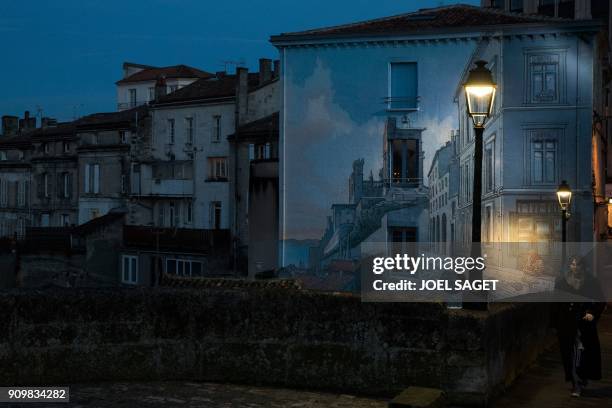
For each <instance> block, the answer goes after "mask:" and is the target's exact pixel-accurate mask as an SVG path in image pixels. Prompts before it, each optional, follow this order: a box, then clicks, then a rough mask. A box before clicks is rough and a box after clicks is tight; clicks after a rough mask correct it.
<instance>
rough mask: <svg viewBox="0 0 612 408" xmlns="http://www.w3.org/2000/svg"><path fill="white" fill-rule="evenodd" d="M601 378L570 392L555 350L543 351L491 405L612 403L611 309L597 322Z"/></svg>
mask: <svg viewBox="0 0 612 408" xmlns="http://www.w3.org/2000/svg"><path fill="white" fill-rule="evenodd" d="M599 340H600V342H601V358H602V368H603V370H602V377H603V378H602V380H601V381H597V382H594V383H592V384H589V387H588V388H587V389H586V390H585V391H584V392H583V396H582V397H580V398H572V397H571V396H570V388H571V386H570V385H569V384H568V383H566V382H565V381H564V375H563V366H562V365H561V358H560V356H559V350H558V349H557V348H556V347H555V348H554V349H553V350H550V351H549V352H547V353H545V354H544V355H543V356H542V357H541V358H540V359H539V360H538V361H537V363H536V364H535V365H534V366H533V367H532V368H531V369H530V370H529V371H527V372H526V373H525V374H523V375H522V376H521V377H519V378H518V380H517V381H516V382H515V383H514V384H513V385H512V387H511V388H510V389H509V390H508V391H507V392H506V393H505V395H503V396H502V397H501V398H500V399H499V400H497V401H496V402H495V403H494V404H493V406H494V407H495V408H515V407H520V408H536V407H537V408H573V407H576V408H578V407H584V408H587V407H588V408H595V407H597V408H604V407H612V310H610V309H608V311H607V313H606V314H605V315H604V316H602V318H601V321H600V322H599Z"/></svg>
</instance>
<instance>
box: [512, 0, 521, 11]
mask: <svg viewBox="0 0 612 408" xmlns="http://www.w3.org/2000/svg"><path fill="white" fill-rule="evenodd" d="M510 11H513V12H515V13H522V12H523V0H510Z"/></svg>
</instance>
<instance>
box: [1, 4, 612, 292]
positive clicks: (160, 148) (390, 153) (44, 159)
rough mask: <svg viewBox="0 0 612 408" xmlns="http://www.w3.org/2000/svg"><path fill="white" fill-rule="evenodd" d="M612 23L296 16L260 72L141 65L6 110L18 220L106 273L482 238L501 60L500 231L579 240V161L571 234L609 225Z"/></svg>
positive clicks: (539, 7) (338, 255) (540, 10)
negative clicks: (480, 79) (297, 25)
mask: <svg viewBox="0 0 612 408" xmlns="http://www.w3.org/2000/svg"><path fill="white" fill-rule="evenodd" d="M606 4H607V6H606ZM611 31H612V30H610V10H609V2H602V1H597V0H575V1H561V0H552V1H551V2H548V1H536V0H529V1H528V0H525V1H520V2H517V1H513V0H504V1H483V2H482V4H481V7H475V6H467V5H450V6H444V7H437V8H431V9H421V10H418V11H415V12H410V13H406V14H402V15H398V16H392V17H387V18H380V19H375V20H369V21H364V22H358V23H353V24H348V25H342V26H335V27H325V28H321V29H314V30H308V31H302V32H294V33H283V34H280V35H275V36H272V38H271V43H272V44H273V45H274V46H275V47H277V48H278V50H279V54H280V60H279V61H276V62H274V63H273V62H272V61H270V60H266V59H262V60H260V64H259V72H257V73H250V72H248V71H247V70H246V69H244V68H238V69H237V70H236V72H233V73H226V72H217V73H209V72H205V71H201V70H198V69H195V68H191V67H187V66H174V67H152V66H146V65H139V64H129V63H126V64H124V67H123V68H124V75H123V76H124V77H123V78H122V79H121V80H119V81H118V82H117V84H116V85H117V112H111V113H102V114H93V115H89V116H86V117H83V118H80V119H78V120H75V121H73V122H70V123H56V122H55V121H53V120H48V119H45V120H41V126H40V127H38V128H36V124H35V123H34V124H33V123H32V118H30V117H28V116H26V117H25V118H23V119H21V120H18V119H17V118H11V117H8V118H4V119H3V123H6V126H4V129H5V130H4V131H3V133H5V134H4V135H3V137H2V140H1V141H0V155H1V156H0V158H2V160H0V180H2V184H0V187H1V188H0V193H1V194H0V214H1V215H0V223H1V224H0V225H1V228H2V230H1V232H2V234H1V235H3V236H16V237H17V238H20V237H23V236H24V235H25V236H26V237H27V236H28V231H29V235H30V238H31V239H30V240H29V241H30V242H44V239H45V237H47V236H49V235H50V234H51V232H52V230H53V228H60V229H61V228H67V229H68V230H69V231H70V234H71V235H70V241H69V242H70V243H73V242H75V243H76V244H75V245H74V246H76V247H79V248H82V250H83V251H84V253H85V256H84V258H85V260H84V262H85V264H86V265H87V267H86V268H85V270H86V271H87V270H89V271H93V270H96V271H98V272H96V274H97V275H103V273H104V271H105V270H107V271H110V272H108V273H110V274H111V275H113V277H114V278H113V277H110V278H109V280H112V279H115V280H117V276H116V275H117V273H116V271H115V270H114V269H113V268H112V265H116V268H115V269H116V270H118V271H119V281H120V282H123V283H130V284H133V283H142V284H149V283H151V282H155V280H156V279H158V278H159V276H160V274H163V273H170V274H178V275H184V276H185V275H186V276H198V275H206V274H207V273H211V274H212V273H214V274H224V273H225V274H236V273H239V274H240V273H242V274H246V273H248V274H249V275H250V276H255V274H256V273H258V272H265V271H270V270H273V269H275V268H277V267H285V269H284V270H283V272H282V273H283V274H288V275H292V274H294V272H295V271H296V270H298V271H297V272H296V273H299V272H300V271H306V270H308V271H310V272H312V271H314V272H315V273H317V274H318V273H321V272H324V271H329V270H330V268H331V269H332V270H335V271H337V272H339V273H340V278H339V279H338V281H339V282H345V279H344V276H345V274H346V273H349V274H350V273H351V272H354V270H355V269H356V267H357V266H356V265H358V263H359V260H360V259H362V258H363V257H364V256H365V255H367V251H368V250H369V249H371V248H373V247H376V246H380V245H383V246H386V247H388V246H389V245H393V246H394V247H399V246H401V245H404V244H406V243H410V242H437V243H443V242H463V243H467V242H470V240H471V212H472V199H473V197H472V182H473V176H474V175H473V168H474V165H473V155H474V132H473V129H472V125H471V119H470V118H469V116H468V115H467V112H466V107H465V101H464V99H465V98H464V95H463V87H462V83H463V82H464V81H465V79H466V76H467V73H468V71H469V70H470V68H471V67H472V66H473V65H474V62H475V61H477V60H484V61H486V62H487V66H488V68H489V69H490V70H491V71H492V74H493V77H494V79H495V81H496V83H497V93H496V95H497V96H496V99H495V105H494V107H493V110H492V114H491V117H490V119H489V121H488V122H487V125H486V129H485V132H484V152H483V206H482V207H483V214H482V219H483V223H482V225H483V234H482V237H483V240H484V241H487V242H524V243H527V244H529V243H533V242H554V241H558V240H559V238H560V217H559V211H558V204H557V203H556V197H555V191H556V189H557V186H558V184H559V183H560V182H561V180H567V181H568V182H569V184H570V185H571V186H572V189H573V192H574V199H573V202H572V208H571V213H572V220H573V222H570V228H569V234H570V236H569V239H570V240H572V241H596V240H602V239H607V237H608V228H609V226H610V225H611V223H610V218H609V217H610V215H609V214H610V213H611V211H608V210H609V204H608V203H609V201H608V198H609V197H610V196H611V195H612V182H611V180H612V178H610V172H609V169H610V168H612V155H611V152H612V148H611V147H610V146H611V141H612V138H611V137H610V131H611V123H610V98H609V96H610V87H611V86H610V79H611V77H612V75H611V72H612V69H611V64H610V43H611V42H612V41H611V37H610V33H611ZM356 85H358V86H356ZM426 169H428V170H426ZM351 170H352V171H351ZM426 171H427V172H426ZM348 173H350V176H349V174H348ZM347 176H349V177H348V178H349V183H348V188H346V178H347ZM606 188H607V190H606ZM330 206H331V215H327V216H326V214H327V213H328V211H329V208H330ZM119 226H120V228H119ZM28 227H30V228H28ZM61 232H62V231H58V234H59V233H61ZM37 240H38V241H37ZM71 245H72V244H71ZM440 246H441V247H444V245H440ZM100 259H101V260H100ZM105 262H106V263H105ZM100 265H106V266H105V267H100ZM77 269H78V268H77ZM85 273H88V272H85Z"/></svg>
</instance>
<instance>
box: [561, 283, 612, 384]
mask: <svg viewBox="0 0 612 408" xmlns="http://www.w3.org/2000/svg"><path fill="white" fill-rule="evenodd" d="M555 290H556V291H557V292H558V293H559V292H563V293H564V294H566V295H578V296H585V297H588V298H589V299H593V301H582V302H581V301H578V302H566V303H557V304H556V307H555V314H554V316H553V322H554V323H555V327H556V329H557V336H558V338H559V346H560V348H561V358H562V360H563V368H564V370H565V380H566V381H571V380H572V353H573V348H574V343H575V340H576V333H577V330H580V334H581V341H582V344H583V346H584V351H583V353H582V356H581V361H580V364H579V366H578V367H577V369H576V372H577V374H578V376H579V377H580V378H581V379H583V380H599V379H601V350H600V346H599V336H598V335H597V322H598V321H599V318H600V316H601V314H602V313H603V311H604V309H605V306H606V305H605V303H603V302H601V300H602V299H603V298H602V297H601V288H600V286H599V282H598V281H597V280H596V279H594V278H590V277H587V278H585V281H584V283H583V285H582V287H581V288H580V289H578V290H576V289H574V288H573V287H572V286H570V285H569V284H568V283H567V281H566V280H565V278H559V279H557V281H556V282H555ZM597 300H600V301H597ZM586 313H590V314H592V315H593V317H594V319H593V320H592V321H590V322H588V321H586V320H584V319H583V317H584V315H585V314H586Z"/></svg>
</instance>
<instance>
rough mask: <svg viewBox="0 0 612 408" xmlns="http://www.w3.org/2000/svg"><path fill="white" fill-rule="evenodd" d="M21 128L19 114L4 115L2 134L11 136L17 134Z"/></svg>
mask: <svg viewBox="0 0 612 408" xmlns="http://www.w3.org/2000/svg"><path fill="white" fill-rule="evenodd" d="M18 129H19V118H18V117H17V116H11V115H4V116H2V135H3V136H10V135H15V134H17V130H18Z"/></svg>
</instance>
